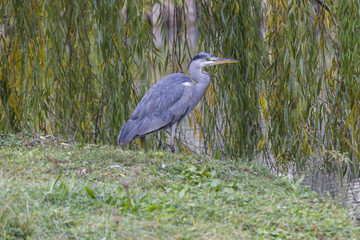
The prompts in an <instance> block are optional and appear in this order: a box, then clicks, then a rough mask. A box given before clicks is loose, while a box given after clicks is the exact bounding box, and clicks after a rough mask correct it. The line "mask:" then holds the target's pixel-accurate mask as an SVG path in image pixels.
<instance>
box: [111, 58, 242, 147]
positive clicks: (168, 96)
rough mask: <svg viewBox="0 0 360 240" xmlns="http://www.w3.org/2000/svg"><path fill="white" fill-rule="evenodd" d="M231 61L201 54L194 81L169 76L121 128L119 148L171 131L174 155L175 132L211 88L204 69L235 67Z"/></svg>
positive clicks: (193, 65)
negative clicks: (155, 134) (163, 131)
mask: <svg viewBox="0 0 360 240" xmlns="http://www.w3.org/2000/svg"><path fill="white" fill-rule="evenodd" d="M236 62H238V61H236V60H232V59H225V58H218V57H214V56H213V55H211V54H209V53H199V54H197V55H195V56H194V57H193V59H192V60H191V62H190V64H189V73H190V77H191V78H192V80H191V79H190V78H189V77H188V76H186V75H185V74H183V73H173V74H170V75H168V76H166V77H164V78H163V79H161V80H160V81H159V82H157V83H156V84H155V85H153V86H152V87H151V88H150V89H149V90H148V91H147V92H146V93H145V95H144V97H143V98H142V100H141V101H140V103H139V104H138V105H137V106H136V108H135V110H134V112H133V114H132V115H131V117H130V119H129V120H128V121H127V122H126V123H125V124H124V126H123V127H122V129H121V131H120V134H119V136H118V139H117V143H118V145H119V146H124V145H126V144H128V143H129V142H130V141H131V140H133V139H136V138H138V137H145V136H146V135H148V134H150V133H153V132H155V131H159V130H165V129H168V128H170V127H171V137H170V150H171V151H172V152H174V151H175V148H174V139H175V133H176V129H177V127H178V125H179V123H180V122H181V120H183V119H184V117H185V116H186V115H187V114H188V113H189V112H191V111H192V110H193V109H194V108H195V106H196V105H197V104H198V103H199V101H200V99H201V98H202V96H203V95H204V94H205V92H206V90H207V88H208V87H209V84H210V76H209V74H208V73H207V72H205V71H202V68H204V67H207V66H213V65H217V64H223V63H236Z"/></svg>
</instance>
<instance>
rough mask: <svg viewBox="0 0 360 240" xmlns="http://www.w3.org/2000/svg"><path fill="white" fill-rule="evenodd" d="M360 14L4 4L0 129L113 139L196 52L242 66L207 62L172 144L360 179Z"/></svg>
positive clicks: (179, 0) (272, 5)
mask: <svg viewBox="0 0 360 240" xmlns="http://www.w3.org/2000/svg"><path fill="white" fill-rule="evenodd" d="M359 9H360V6H359V1H356V0H347V1H341V0H322V1H320V0H308V1H307V0H304V1H295V0H287V1H283V0H252V1H243V0H237V1H234V0H222V1H218V0H201V1H194V0H172V1H170V0H164V1H151V0H149V1H146V0H142V1H140V0H138V1H136V0H132V1H125V0H114V1H101V0H92V1H82V0H81V1H80V0H53V1H45V0H29V1H20V0H5V1H2V2H1V3H0V53H1V54H0V58H1V61H0V109H1V111H0V131H2V132H5V133H13V132H19V131H30V132H41V133H43V134H46V135H65V136H70V137H72V138H73V139H74V140H77V141H82V142H85V143H87V142H92V143H100V144H104V143H106V144H116V138H117V135H118V133H119V132H120V129H121V126H122V125H123V124H124V122H125V121H126V120H127V119H128V118H129V117H130V115H131V113H132V111H133V109H134V107H135V106H136V104H137V103H139V101H140V99H141V97H142V95H143V94H144V93H145V91H146V90H147V89H149V87H150V86H151V85H152V84H154V83H155V82H156V81H158V80H160V79H161V78H162V77H164V76H165V75H167V74H170V73H173V72H184V73H187V65H188V63H189V61H190V60H191V57H193V56H194V55H195V54H196V53H197V52H202V51H206V52H210V53H212V54H213V55H215V56H219V57H229V58H233V59H237V60H239V61H240V63H239V64H237V65H229V66H221V67H216V68H210V69H209V70H210V72H211V74H212V76H213V77H212V84H211V85H210V88H209V90H208V92H207V94H206V97H205V99H204V100H203V101H202V102H201V103H200V104H199V106H198V107H197V108H196V109H195V110H194V111H193V113H192V114H190V115H189V118H188V119H187V120H186V121H185V122H184V124H183V125H182V129H181V130H180V134H179V141H178V148H179V150H180V151H183V152H187V151H198V150H196V149H195V145H200V146H201V152H202V153H205V154H210V155H215V156H217V157H219V156H227V157H234V158H240V157H249V156H255V155H257V154H261V155H263V156H267V158H266V159H267V160H268V161H270V162H271V163H272V164H273V166H275V167H282V168H288V167H289V166H294V167H296V168H297V169H301V168H304V167H306V166H316V167H317V168H319V169H324V170H329V171H333V170H334V169H335V170H336V171H337V172H338V173H341V174H345V173H348V172H351V173H354V174H356V175H357V173H358V170H359V157H360V156H359V151H360V146H359V144H360V132H359V124H360V111H359V110H360V109H359V108H360V102H359V96H360V84H359V82H360V73H359V70H360V59H359V58H360V46H359V44H360V39H359V38H360V37H359V36H360V35H359V32H360V11H359ZM165 136H166V133H159V134H154V135H153V136H152V137H150V138H149V139H150V142H151V143H150V144H151V146H152V148H154V149H166V148H167V145H166V139H165ZM194 142H195V143H197V144H194ZM128 147H129V148H132V149H137V148H138V142H136V141H135V142H133V143H132V144H130V145H129V146H128ZM289 163H290V164H289Z"/></svg>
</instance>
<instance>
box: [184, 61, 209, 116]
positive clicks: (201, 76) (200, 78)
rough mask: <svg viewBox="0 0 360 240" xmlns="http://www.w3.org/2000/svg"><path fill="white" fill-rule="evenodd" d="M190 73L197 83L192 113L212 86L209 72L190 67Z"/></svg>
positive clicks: (191, 108) (191, 106)
mask: <svg viewBox="0 0 360 240" xmlns="http://www.w3.org/2000/svg"><path fill="white" fill-rule="evenodd" d="M189 72H190V76H191V78H192V79H193V80H194V81H195V82H196V84H195V89H194V94H193V102H192V104H191V105H190V111H192V110H193V109H194V107H195V106H196V105H197V104H198V102H199V101H200V100H201V98H202V96H204V94H205V92H206V90H207V89H208V87H209V84H210V76H209V74H208V73H207V72H203V71H201V68H191V67H190V68H189Z"/></svg>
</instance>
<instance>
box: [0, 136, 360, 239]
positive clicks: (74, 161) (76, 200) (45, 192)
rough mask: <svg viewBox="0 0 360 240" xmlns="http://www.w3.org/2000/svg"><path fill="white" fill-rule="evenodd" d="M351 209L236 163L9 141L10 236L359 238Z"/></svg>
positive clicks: (6, 207) (5, 219)
mask: <svg viewBox="0 0 360 240" xmlns="http://www.w3.org/2000/svg"><path fill="white" fill-rule="evenodd" d="M358 236H360V229H359V227H358V226H355V225H353V224H352V223H351V219H350V217H349V216H348V214H347V212H346V210H345V209H342V208H339V207H337V206H336V205H335V204H334V203H333V202H331V201H330V200H325V199H322V198H320V197H319V196H318V195H316V194H314V193H312V192H311V191H308V190H306V189H305V188H302V187H300V186H298V185H297V184H295V183H290V182H288V181H285V180H282V179H279V178H277V177H275V176H273V175H271V174H269V172H267V171H266V170H264V169H258V168H256V167H253V166H251V165H250V164H248V163H241V162H236V161H233V160H229V159H228V160H226V161H224V160H216V159H210V158H206V157H201V156H182V155H177V154H172V153H167V152H166V153H163V152H150V153H148V154H143V153H140V152H132V151H123V150H121V149H120V148H117V147H113V146H97V145H90V146H88V145H81V144H78V143H69V144H64V143H63V142H62V141H61V140H58V139H55V138H52V137H49V138H48V139H47V140H43V141H41V140H39V139H38V138H34V137H32V136H23V135H15V136H11V135H0V239H249V238H251V239H356V238H357V237H358Z"/></svg>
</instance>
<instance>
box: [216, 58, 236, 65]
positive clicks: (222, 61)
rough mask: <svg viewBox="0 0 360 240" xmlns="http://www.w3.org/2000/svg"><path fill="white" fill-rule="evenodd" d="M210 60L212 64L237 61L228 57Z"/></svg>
mask: <svg viewBox="0 0 360 240" xmlns="http://www.w3.org/2000/svg"><path fill="white" fill-rule="evenodd" d="M211 60H213V62H214V64H223V63H237V62H239V61H237V60H233V59H229V58H213V59H211Z"/></svg>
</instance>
